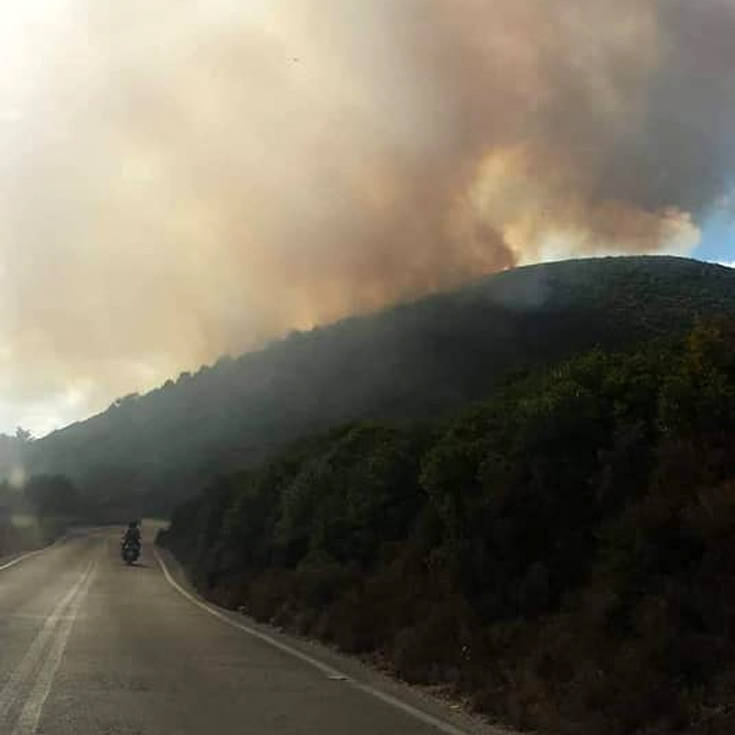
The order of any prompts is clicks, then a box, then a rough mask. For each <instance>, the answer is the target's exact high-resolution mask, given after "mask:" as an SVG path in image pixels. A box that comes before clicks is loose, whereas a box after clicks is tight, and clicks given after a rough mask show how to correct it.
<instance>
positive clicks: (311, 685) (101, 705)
mask: <svg viewBox="0 0 735 735" xmlns="http://www.w3.org/2000/svg"><path fill="white" fill-rule="evenodd" d="M119 535H120V534H119V531H118V530H109V529H108V530H97V531H90V532H86V533H83V534H79V535H77V536H74V537H72V538H70V539H68V540H66V541H64V542H62V543H59V544H56V545H55V546H53V547H50V548H48V549H46V550H43V551H41V552H40V553H37V554H33V555H30V556H27V557H23V558H20V559H19V560H17V561H14V560H13V559H5V560H0V733H2V735H33V734H34V733H47V734H49V735H57V734H58V735H85V734H86V733H90V734H94V735H104V734H108V733H109V734H110V735H112V734H114V735H149V734H151V735H152V734H155V735H166V734H167V733H174V734H175V735H188V734H190V733H191V734H194V733H196V734H199V733H207V734H209V733H213V734H214V733H217V734H219V733H223V734H228V733H237V735H243V734H244V733H279V734H280V733H283V734H288V735H292V734H293V735H296V734H298V735H306V734H307V733H308V734H311V735H317V734H318V735H337V734H338V733H347V734H348V735H363V734H364V735H368V734H369V735H382V734H384V735H393V734H396V733H405V734H406V735H430V734H433V735H436V734H437V733H442V732H443V733H449V734H450V735H457V734H458V733H497V731H496V730H493V729H492V728H489V727H487V726H485V725H482V724H480V723H477V722H475V721H474V720H469V719H468V718H465V717H463V716H462V715H461V714H458V713H456V712H453V711H452V710H451V709H450V708H449V707H446V706H444V705H442V704H439V703H437V702H436V701H434V700H429V699H428V698H426V697H424V696H422V695H421V694H420V693H416V692H415V691H413V690H409V689H408V688H407V687H403V686H402V685H399V684H394V683H392V682H389V681H388V680H385V679H383V678H382V677H380V676H379V675H377V674H375V673H374V672H372V673H371V672H370V671H369V670H368V669H366V668H365V667H363V666H361V665H360V664H359V663H357V662H354V661H352V660H350V659H346V658H344V657H340V656H338V655H337V654H333V653H331V652H329V651H328V650H327V649H324V648H323V647H321V646H316V645H313V644H309V643H307V642H304V641H299V640H294V639H292V638H289V637H288V636H284V635H281V634H279V633H277V632H274V631H272V630H270V629H268V628H266V627H263V626H258V625H256V624H254V623H252V621H249V620H248V619H246V618H244V617H243V616H240V615H237V613H229V612H226V611H221V610H219V609H218V608H214V607H212V606H210V605H207V604H206V603H204V602H203V601H202V600H200V599H199V598H198V597H197V596H196V595H195V594H193V593H192V591H191V590H190V589H189V588H188V587H187V585H186V583H185V582H184V581H183V579H182V578H181V575H180V572H178V570H177V568H176V565H175V563H174V562H173V561H172V560H171V559H170V558H169V557H166V556H163V557H159V556H158V555H157V554H156V553H155V551H154V548H153V546H152V544H151V543H150V536H151V531H150V529H149V530H148V533H147V534H146V539H145V540H146V543H145V544H144V548H143V555H142V557H141V560H140V563H139V564H138V565H135V566H131V567H127V566H125V565H124V564H123V563H122V562H121V561H120V559H119V556H118V553H119V552H118V539H119Z"/></svg>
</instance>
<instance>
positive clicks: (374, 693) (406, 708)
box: [153, 549, 466, 735]
mask: <svg viewBox="0 0 735 735" xmlns="http://www.w3.org/2000/svg"><path fill="white" fill-rule="evenodd" d="M153 553H154V554H155V556H156V559H157V561H158V563H159V565H160V566H161V571H162V572H163V576H164V577H165V578H166V581H167V582H168V583H169V584H170V585H171V586H172V587H173V588H174V589H175V590H176V591H177V592H178V593H179V594H181V595H183V596H184V597H185V598H186V599H187V600H189V602H191V603H192V604H193V605H196V606H197V607H199V608H201V609H202V610H204V611H206V612H208V613H209V614H210V615H213V616H214V617H215V618H218V619H219V620H221V621H222V622H223V623H225V624H227V625H229V626H231V627H233V628H237V629H238V630H241V631H242V632H243V633H247V634H248V635H251V636H253V637H255V638H257V639H258V640H261V641H263V642H264V643H267V644H268V645H270V646H273V647H274V648H277V649H278V650H279V651H283V652H284V653H287V654H288V655H289V656H293V657H294V658H297V659H299V660H300V661H303V662H304V663H307V664H309V665H310V666H313V667H314V668H316V669H318V670H319V671H321V672H322V673H323V674H325V675H326V676H327V677H328V678H330V679H335V680H340V681H344V682H345V683H346V684H348V685H350V686H352V687H354V688H355V689H358V690H359V691H361V692H363V693H365V694H368V695H370V696H371V697H375V698H376V699H379V700H380V701H382V702H385V703H386V704H389V705H391V706H393V707H396V708H397V709H399V710H401V711H402V712H404V713H405V714H407V715H410V716H412V717H414V718H415V719H417V720H420V721H421V722H423V723H424V724H426V725H430V726H432V727H434V728H436V729H437V730H439V731H440V732H443V733H446V734H447V735H466V733H465V732H464V731H463V730H460V729H459V728H457V727H454V725H451V724H449V723H448V722H443V721H442V720H439V719H437V718H436V717H433V716H432V715H430V714H428V713H426V712H422V711H421V710H420V709H418V708H416V707H413V706H412V705H410V704H408V703H406V702H401V700H400V699H397V698H396V697H393V696H391V695H390V694H387V693H386V692H381V691H380V690H379V689H376V688H375V687H371V686H370V685H369V684H363V683H362V682H359V681H355V680H354V679H353V678H351V677H349V676H347V674H344V673H342V672H341V671H339V670H337V669H335V668H333V667H331V666H327V665H326V664H324V663H322V662H321V661H319V660H318V659H316V658H314V657H313V656H309V655H308V654H306V653H303V652H302V651H299V650H297V649H296V648H293V647H292V646H289V645H288V644H286V643H282V642H281V641H277V640H276V639H275V638H273V637H271V636H269V635H267V634H266V633H262V632H260V631H259V630H255V628H251V627H250V626H249V625H245V624H244V623H240V622H238V621H236V620H232V619H231V618H229V617H228V616H227V615H225V614H224V613H223V612H221V611H220V610H217V608H215V607H213V606H212V605H209V604H207V603H206V602H204V601H203V600H199V599H197V598H196V597H195V596H194V595H192V594H191V593H190V592H188V591H187V590H185V589H184V588H183V587H182V586H181V585H180V584H179V583H178V582H177V581H176V580H175V579H174V578H173V576H172V575H171V573H170V572H169V570H168V567H167V566H166V562H165V561H164V560H163V559H162V557H161V555H160V554H159V553H158V550H157V549H154V552H153Z"/></svg>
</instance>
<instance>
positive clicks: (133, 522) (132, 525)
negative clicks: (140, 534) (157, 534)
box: [128, 521, 138, 529]
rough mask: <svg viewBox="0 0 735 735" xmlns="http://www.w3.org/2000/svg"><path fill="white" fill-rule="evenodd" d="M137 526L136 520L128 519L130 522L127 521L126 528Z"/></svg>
mask: <svg viewBox="0 0 735 735" xmlns="http://www.w3.org/2000/svg"><path fill="white" fill-rule="evenodd" d="M137 527H138V521H130V523H128V528H130V529H133V528H137Z"/></svg>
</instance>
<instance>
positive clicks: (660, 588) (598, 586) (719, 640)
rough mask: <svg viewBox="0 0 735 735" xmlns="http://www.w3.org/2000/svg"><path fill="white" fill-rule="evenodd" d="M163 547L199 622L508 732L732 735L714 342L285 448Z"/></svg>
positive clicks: (184, 523) (732, 529)
mask: <svg viewBox="0 0 735 735" xmlns="http://www.w3.org/2000/svg"><path fill="white" fill-rule="evenodd" d="M161 543H164V544H166V545H167V546H168V547H169V548H171V549H172V550H173V551H174V552H175V553H176V554H177V555H178V556H179V558H181V559H182V561H183V562H184V563H185V564H186V566H187V568H188V569H189V570H190V572H191V573H192V575H193V576H194V578H195V579H196V581H197V582H198V584H199V585H200V587H201V589H202V590H203V591H204V592H205V593H206V594H209V595H210V596H211V597H212V598H213V599H216V600H218V601H220V602H223V603H224V604H228V605H232V606H233V607H234V606H240V605H242V606H244V607H245V608H246V610H247V611H249V612H250V613H251V614H253V615H254V616H255V617H257V618H258V619H260V620H270V621H273V622H275V623H277V624H279V625H284V626H287V627H290V628H291V629H293V630H297V631H298V632H300V633H304V634H308V635H317V636H319V637H321V638H324V639H326V640H330V641H332V642H334V643H336V644H337V645H338V646H340V647H341V648H343V649H345V650H349V651H355V652H362V653H367V654H371V655H373V656H375V657H376V658H377V659H379V660H380V661H383V662H384V663H385V664H386V665H387V666H389V667H391V668H392V669H393V670H394V671H395V672H396V673H397V674H398V675H400V676H402V677H404V678H406V679H407V680H409V681H415V682H426V683H432V684H444V685H447V686H451V687H454V688H455V690H456V691H457V692H463V693H465V694H470V695H472V697H473V701H474V702H475V705H476V706H477V707H479V708H481V709H484V710H485V711H488V712H491V713H493V714H494V715H495V716H498V717H501V718H503V719H505V720H506V721H508V722H510V723H512V724H514V725H517V726H520V727H527V728H538V729H542V730H544V731H547V732H559V733H565V734H569V735H571V734H577V733H580V734H581V733H590V732H594V733H596V734H597V733H599V734H600V735H619V734H621V735H622V734H623V733H640V734H641V735H642V734H643V733H647V734H648V735H650V734H652V733H664V732H672V731H683V732H689V733H697V734H698V735H700V734H701V735H704V733H708V734H711V733H725V732H731V731H732V725H733V718H734V717H735V714H734V713H733V707H732V705H731V702H732V701H733V697H735V664H733V662H732V657H731V651H732V650H733V646H735V329H733V328H732V327H731V326H730V324H729V323H728V322H724V321H723V322H716V323H712V322H708V323H703V324H700V325H698V326H697V327H695V328H694V329H693V330H692V331H691V333H690V334H689V335H688V336H687V337H686V338H683V339H681V340H672V341H656V342H653V343H649V344H646V345H644V346H641V347H639V348H637V349H635V350H631V351H628V352H621V353H609V352H605V351H602V350H599V349H598V350H593V351H591V352H588V353H585V354H583V355H580V356H579V357H577V358H575V359H573V360H571V361H569V362H567V363H565V364H562V365H560V366H558V367H556V368H554V369H552V370H549V371H548V372H546V373H543V374H538V375H526V376H524V377H519V378H518V379H517V380H515V381H512V382H509V383H508V384H507V385H505V386H504V387H503V388H502V389H499V390H498V391H497V392H496V393H495V395H494V396H493V397H492V398H491V399H490V400H488V401H486V402H484V403H481V404H477V405H474V406H471V407H469V408H467V410H466V411H465V412H464V413H463V414H461V415H459V416H457V417H456V418H455V419H453V420H451V421H448V422H438V423H434V424H432V425H388V424H384V423H357V424H351V425H349V426H346V427H343V428H341V429H337V430H334V431H332V432H331V433H329V434H326V435H322V436H319V437H316V438H313V439H309V440H307V441H303V442H301V443H299V444H298V445H295V446H294V447H292V449H291V450H290V451H289V452H287V453H285V454H283V455H281V456H280V457H278V458H276V459H274V460H272V461H271V462H270V463H268V464H267V465H265V466H263V467H262V468H260V469H259V470H253V471H252V472H249V473H244V474H240V475H232V476H227V477H221V478H219V479H218V480H217V481H215V482H214V483H212V484H211V486H210V487H209V489H208V490H206V491H205V492H203V493H202V494H201V495H200V496H198V497H197V498H195V499H194V500H192V501H190V502H189V503H188V504H186V505H184V506H182V507H180V508H179V509H178V510H177V511H176V513H175V514H174V517H173V520H172V524H171V527H170V529H169V530H168V531H167V532H165V533H164V534H162V537H161ZM728 728H730V729H728Z"/></svg>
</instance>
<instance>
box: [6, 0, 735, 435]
mask: <svg viewBox="0 0 735 735" xmlns="http://www.w3.org/2000/svg"><path fill="white" fill-rule="evenodd" d="M3 12H5V11H3ZM8 12H9V17H8V18H7V19H6V20H7V21H8V22H7V23H5V24H4V25H5V30H3V31H0V40H3V41H6V44H5V46H6V47H7V48H9V57H10V62H9V64H8V65H7V69H6V70H5V71H3V72H0V104H1V105H2V107H0V207H1V208H0V212H2V218H1V219H0V228H1V229H0V237H1V240H0V242H2V262H1V263H0V266H2V269H1V271H0V272H1V273H2V285H3V293H4V296H5V300H4V308H3V310H2V311H3V314H2V317H1V318H2V322H1V323H0V329H1V330H2V337H3V339H2V344H3V349H2V352H1V354H0V386H2V394H1V395H2V396H4V400H5V403H4V405H0V419H1V421H0V424H1V423H5V424H6V425H10V424H11V423H12V422H14V421H17V420H21V421H25V422H27V423H31V424H32V425H34V424H35V426H36V427H38V428H40V429H45V428H51V426H50V425H49V422H51V423H53V422H55V421H64V420H68V419H70V418H72V417H76V416H80V415H83V414H84V413H86V412H88V411H90V410H92V409H96V408H100V407H103V406H104V405H106V403H108V402H109V401H110V400H111V399H112V398H113V397H114V396H115V395H118V394H121V393H125V392H128V391H129V390H133V389H136V388H145V387H150V386H151V385H153V384H155V383H157V382H160V381H161V380H162V379H163V378H165V377H166V376H167V375H169V374H175V373H176V372H178V371H179V370H180V369H183V368H185V367H190V366H192V365H196V364H197V363H199V362H203V361H210V360H212V359H215V358H216V357H217V356H218V355H219V354H221V353H222V352H226V351H230V352H233V351H238V350H241V349H244V348H246V347H248V346H252V345H254V344H258V343H259V342H261V341H262V340H264V339H267V338H268V337H270V336H272V335H274V334H278V333H280V332H282V331H284V330H288V329H291V328H300V327H307V326H310V325H312V324H315V323H320V322H323V321H327V320H331V319H334V318H337V317H339V316H342V315H344V314H347V313H350V312H353V311H357V310H363V309H368V308H374V307H377V306H379V305H382V304H384V303H386V302H390V301H395V300H397V299H400V298H404V297H407V296H411V295H415V294H419V293H423V292H426V291H430V290H433V289H437V288H442V287H447V286H451V285H452V284H455V283H458V282H460V281H462V280H464V279H466V278H468V277H471V276H473V275H477V274H480V273H483V272H488V271H492V270H497V269H501V268H505V267H508V266H511V265H513V264H516V263H523V262H529V261H534V260H538V259H547V258H553V257H565V256H569V255H578V254H591V253H609V252H653V251H659V250H660V251H667V252H678V253H686V252H689V251H690V250H691V248H692V247H693V246H694V244H696V242H697V239H698V222H700V221H701V217H702V215H703V213H705V212H706V211H707V209H708V208H709V207H711V206H714V205H715V203H716V202H717V201H719V200H720V199H721V198H722V197H723V196H725V195H726V194H727V192H728V187H729V183H730V181H731V178H732V171H733V163H735V160H734V159H735V150H734V145H733V142H732V136H731V135H729V134H728V131H729V130H730V129H731V126H732V122H733V121H734V120H735V114H734V113H735V93H734V92H735V89H734V88H733V87H734V86H735V81H734V75H733V73H732V71H731V70H732V69H733V68H735V46H734V45H733V44H732V43H731V39H732V37H733V33H735V11H734V10H733V5H732V3H730V2H727V0H704V1H703V2H697V3H689V2H685V0H671V1H670V2H667V3H661V2H656V1H654V0H620V1H619V2H616V3H610V2H609V1H608V0H586V1H585V2H580V1H579V0H574V1H573V0H553V1H552V0H496V1H494V2H489V1H487V0H451V1H450V0H402V1H401V2H399V3H397V2H393V1H392V0H390V1H389V0H354V1H352V2H349V3H345V2H341V0H270V1H269V2H265V1H262V0H252V1H251V2H247V3H244V2H234V0H213V1H212V2H208V3H200V2H195V1H194V0H184V2H176V3H175V2H172V0H148V1H147V2H139V1H131V2H127V3H122V4H117V3H115V4H113V3H108V4H100V3H93V2H91V1H90V0H69V2H66V3H62V2H60V0H59V1H57V2H54V3H50V4H49V3H45V4H44V3H41V2H40V0H36V2H28V3H25V4H24V5H23V6H22V7H21V6H19V7H18V8H17V9H16V10H14V11H8ZM16 16H17V17H16ZM6 36H7V37H6ZM11 396H12V397H11Z"/></svg>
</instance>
